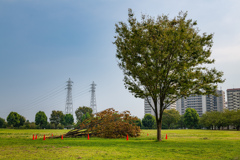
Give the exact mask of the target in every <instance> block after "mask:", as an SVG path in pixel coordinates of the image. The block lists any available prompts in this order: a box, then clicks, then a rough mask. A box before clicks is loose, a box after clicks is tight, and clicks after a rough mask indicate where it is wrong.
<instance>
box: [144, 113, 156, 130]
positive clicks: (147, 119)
mask: <svg viewBox="0 0 240 160" xmlns="http://www.w3.org/2000/svg"><path fill="white" fill-rule="evenodd" d="M142 124H143V126H144V128H146V129H153V128H154V126H156V125H155V124H156V120H155V118H154V116H152V115H151V114H145V115H144V117H143V119H142Z"/></svg>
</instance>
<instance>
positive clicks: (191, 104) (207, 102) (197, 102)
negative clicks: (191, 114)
mask: <svg viewBox="0 0 240 160" xmlns="http://www.w3.org/2000/svg"><path fill="white" fill-rule="evenodd" d="M216 92H217V94H218V95H219V96H213V95H208V96H206V95H192V96H189V97H187V98H181V99H179V100H178V101H177V106H176V108H177V110H178V111H179V113H180V115H183V114H184V113H185V110H186V109H187V108H194V109H195V110H196V111H197V113H198V114H199V116H202V114H203V113H205V112H206V111H223V109H224V108H225V92H224V91H222V90H217V91H216Z"/></svg>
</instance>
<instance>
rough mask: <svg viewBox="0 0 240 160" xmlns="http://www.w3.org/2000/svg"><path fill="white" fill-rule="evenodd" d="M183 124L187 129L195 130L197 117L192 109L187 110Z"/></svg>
mask: <svg viewBox="0 0 240 160" xmlns="http://www.w3.org/2000/svg"><path fill="white" fill-rule="evenodd" d="M183 117H184V123H185V124H186V126H187V127H188V128H197V127H198V122H199V115H198V113H197V111H196V110H195V109H193V108H187V109H186V111H185V113H184V115H183Z"/></svg>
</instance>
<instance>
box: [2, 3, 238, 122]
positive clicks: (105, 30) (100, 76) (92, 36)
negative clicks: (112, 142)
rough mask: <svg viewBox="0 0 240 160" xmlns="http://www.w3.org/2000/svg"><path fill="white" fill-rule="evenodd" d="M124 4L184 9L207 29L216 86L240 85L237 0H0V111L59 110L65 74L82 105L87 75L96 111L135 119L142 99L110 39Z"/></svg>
mask: <svg viewBox="0 0 240 160" xmlns="http://www.w3.org/2000/svg"><path fill="white" fill-rule="evenodd" d="M128 8H132V10H133V12H134V13H135V15H136V17H137V18H138V19H139V20H140V16H141V14H142V13H143V14H147V15H150V16H154V17H156V16H157V15H162V14H167V15H169V17H175V16H177V14H178V12H179V11H184V12H185V11H188V18H189V19H193V20H197V22H198V28H199V29H200V30H201V33H203V32H206V33H208V34H209V33H214V39H213V40H214V45H213V48H212V58H214V59H215V60H216V63H215V64H214V65H213V66H214V67H216V68H217V69H218V70H222V71H223V72H224V78H226V82H225V83H224V84H221V85H220V86H221V87H222V89H223V90H224V91H226V89H228V88H233V87H235V88H240V81H239V79H240V78H239V77H240V74H239V69H240V63H239V62H240V54H239V51H240V31H239V28H240V18H239V16H240V9H239V8H240V1H238V0H211V1H209V0H200V1H192V0H168V1H163V0H147V1H143V0H121V1H117V0H81V1H79V0H48V1H42V0H34V1H32V0H21V1H18V0H0V73H1V78H0V117H2V118H6V117H7V115H8V114H9V113H10V112H11V111H16V112H18V113H19V114H21V115H23V116H24V117H26V119H29V120H30V121H34V118H35V114H36V113H37V112H38V111H40V110H41V111H44V112H45V113H46V114H47V117H48V119H49V116H50V113H51V111H52V110H62V111H64V109H65V101H66V94H67V91H66V90H65V85H66V81H67V80H68V78H71V79H72V81H73V82H74V84H73V107H74V111H75V110H76V108H77V107H79V106H83V105H86V106H89V104H90V92H89V90H90V84H91V83H92V81H94V82H95V83H96V84H97V87H96V98H97V108H98V111H101V110H104V109H106V108H110V107H113V108H115V109H116V110H118V111H124V110H129V111H131V113H132V114H133V115H135V116H138V117H139V118H142V117H143V115H144V104H143V100H141V99H136V98H134V96H132V95H131V94H130V93H129V92H128V91H127V90H126V89H125V87H124V83H123V80H122V79H123V73H122V71H121V70H120V69H119V68H118V66H117V60H116V58H115V54H116V48H115V46H114V45H113V44H112V42H113V41H114V38H113V37H114V35H115V31H114V29H115V26H114V25H115V23H117V22H119V21H124V22H126V21H127V13H128ZM220 86H219V87H220Z"/></svg>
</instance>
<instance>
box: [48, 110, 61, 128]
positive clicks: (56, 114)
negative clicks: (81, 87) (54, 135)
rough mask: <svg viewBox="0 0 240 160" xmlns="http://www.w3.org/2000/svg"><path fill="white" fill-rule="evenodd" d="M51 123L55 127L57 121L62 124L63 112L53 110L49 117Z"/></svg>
mask: <svg viewBox="0 0 240 160" xmlns="http://www.w3.org/2000/svg"><path fill="white" fill-rule="evenodd" d="M49 120H50V122H51V124H54V125H55V127H57V126H58V124H59V123H61V124H64V123H65V122H64V114H63V112H62V111H55V110H53V111H52V113H51V116H50V118H49Z"/></svg>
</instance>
